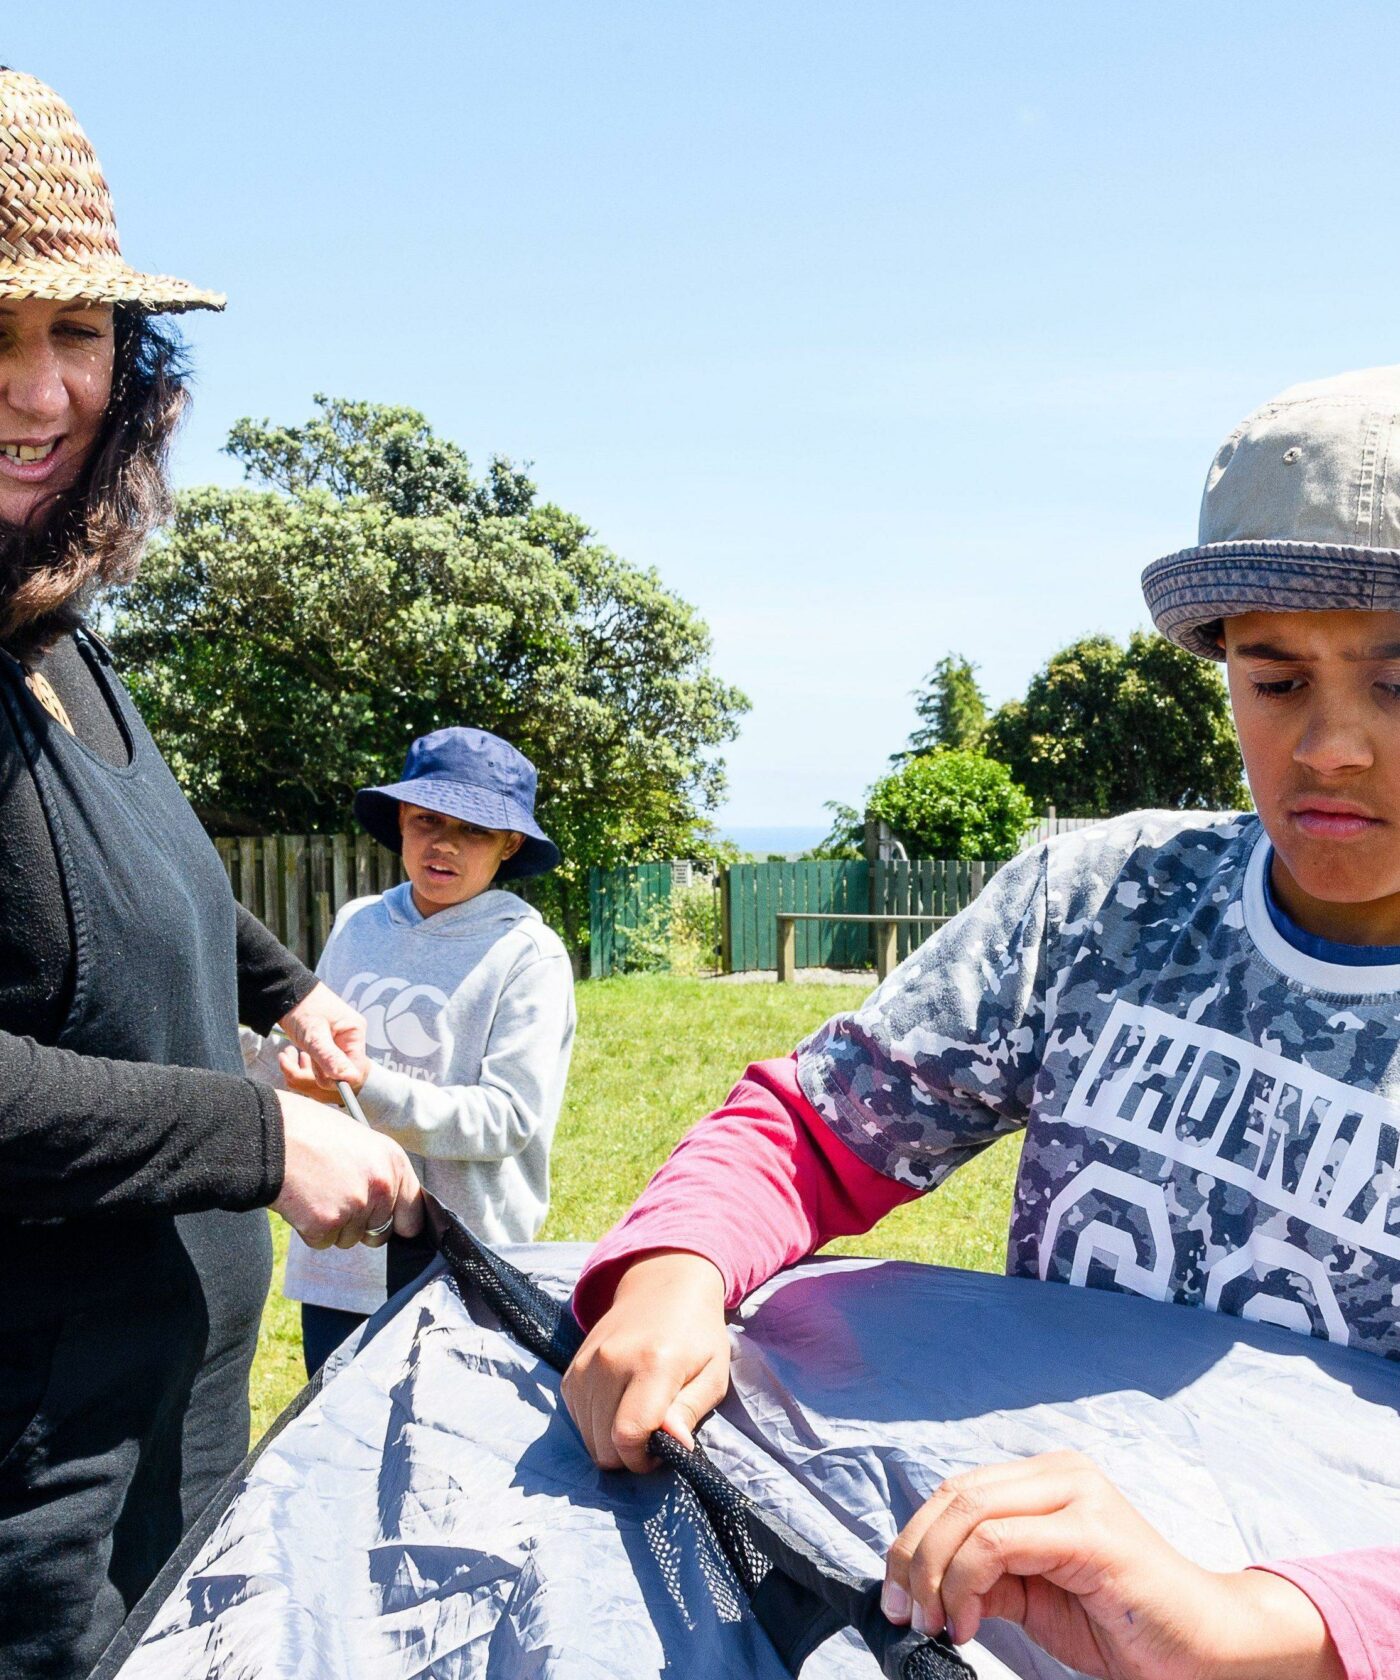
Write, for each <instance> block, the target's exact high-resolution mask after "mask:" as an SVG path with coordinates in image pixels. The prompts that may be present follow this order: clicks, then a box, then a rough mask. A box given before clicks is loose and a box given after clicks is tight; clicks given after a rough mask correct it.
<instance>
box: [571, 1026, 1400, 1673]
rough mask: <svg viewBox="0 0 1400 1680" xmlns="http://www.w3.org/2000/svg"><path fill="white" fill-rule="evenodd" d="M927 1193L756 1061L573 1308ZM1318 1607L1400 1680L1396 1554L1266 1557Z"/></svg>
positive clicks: (587, 1277)
mask: <svg viewBox="0 0 1400 1680" xmlns="http://www.w3.org/2000/svg"><path fill="white" fill-rule="evenodd" d="M917 1194H919V1192H918V1191H917V1190H914V1189H912V1188H911V1187H910V1186H908V1185H905V1184H898V1183H896V1182H895V1181H894V1180H893V1179H890V1178H886V1177H884V1176H883V1175H882V1174H880V1173H878V1172H876V1171H875V1169H874V1168H873V1167H870V1166H867V1165H866V1163H865V1162H864V1161H862V1160H860V1159H859V1157H858V1156H856V1155H855V1154H853V1153H852V1151H851V1150H850V1149H848V1148H847V1147H846V1145H845V1144H844V1143H842V1142H841V1140H840V1139H839V1138H838V1137H836V1135H835V1134H834V1133H833V1132H832V1130H831V1128H830V1127H829V1126H827V1125H826V1123H825V1122H824V1121H823V1119H822V1117H821V1116H820V1115H819V1114H818V1113H817V1111H816V1110H815V1109H814V1108H813V1107H812V1105H811V1104H810V1103H809V1102H808V1101H807V1098H806V1097H805V1096H804V1095H803V1093H802V1090H801V1087H800V1086H799V1085H798V1082H797V1062H796V1058H794V1057H788V1058H786V1059H783V1060H777V1061H771V1062H758V1063H755V1064H754V1065H753V1066H751V1067H750V1068H749V1069H748V1071H747V1072H746V1073H745V1075H744V1077H743V1079H741V1080H740V1081H739V1083H738V1084H737V1085H736V1086H735V1087H734V1089H733V1091H731V1092H730V1094H729V1097H728V1098H727V1100H726V1101H725V1102H724V1104H723V1105H722V1106H721V1107H720V1108H718V1109H716V1110H715V1112H714V1113H713V1114H711V1115H710V1116H709V1117H708V1118H707V1119H705V1120H702V1121H701V1122H700V1124H699V1125H698V1126H695V1127H693V1128H692V1130H691V1131H690V1132H688V1133H687V1134H686V1136H685V1137H684V1138H682V1140H681V1141H680V1143H679V1144H678V1145H677V1146H676V1148H675V1150H674V1151H673V1152H672V1154H671V1156H670V1158H669V1159H668V1160H667V1161H666V1163H665V1164H664V1165H663V1166H662V1167H661V1169H660V1170H659V1171H658V1172H657V1174H656V1175H655V1177H654V1178H653V1179H652V1181H651V1183H650V1184H648V1186H647V1187H646V1189H645V1190H644V1191H643V1192H642V1195H641V1196H640V1197H639V1198H638V1200H637V1201H636V1203H635V1204H634V1205H633V1207H632V1208H631V1210H630V1211H629V1212H628V1213H627V1214H626V1215H625V1216H624V1217H623V1219H622V1220H621V1221H620V1222H619V1223H618V1224H617V1225H616V1226H614V1227H613V1229H612V1230H611V1231H610V1232H609V1233H608V1234H607V1236H605V1237H604V1238H603V1240H602V1242H600V1243H599V1244H598V1246H597V1248H596V1249H595V1250H594V1251H593V1253H592V1255H591V1256H590V1257H589V1261H588V1264H587V1266H586V1267H585V1268H584V1271H583V1275H582V1276H581V1277H580V1279H579V1282H578V1287H577V1289H576V1291H575V1293H574V1311H575V1313H576V1314H577V1316H578V1318H579V1321H580V1322H581V1323H582V1324H583V1325H584V1326H585V1328H589V1327H591V1326H592V1325H594V1324H595V1323H597V1321H598V1319H599V1318H600V1317H601V1316H602V1315H603V1313H604V1312H606V1311H607V1309H608V1307H609V1305H610V1304H611V1302H612V1297H613V1292H614V1291H615V1289H616V1287H617V1282H618V1279H619V1278H620V1277H621V1275H622V1273H623V1272H624V1271H626V1269H627V1267H628V1266H629V1265H631V1264H632V1262H633V1261H635V1260H637V1259H639V1258H640V1257H641V1256H642V1255H643V1254H647V1253H652V1252H655V1251H656V1250H658V1249H682V1250H685V1251H686V1252H688V1253H692V1254H699V1255H703V1256H704V1258H705V1259H707V1260H709V1261H711V1262H712V1263H713V1264H714V1265H715V1266H716V1267H717V1268H718V1269H719V1272H720V1275H721V1276H722V1277H723V1278H724V1287H725V1305H726V1306H727V1307H734V1306H737V1305H738V1303H739V1302H740V1301H741V1300H743V1298H744V1297H745V1296H746V1295H747V1294H749V1293H750V1291H751V1290H754V1289H756V1288H757V1287H758V1285H759V1284H761V1283H763V1282H764V1281H766V1280H767V1279H768V1278H770V1277H772V1276H773V1275H774V1273H776V1272H778V1271H781V1270H782V1268H783V1267H784V1266H787V1265H790V1264H791V1263H792V1262H793V1261H794V1260H800V1259H802V1258H803V1257H804V1256H805V1255H808V1254H811V1253H812V1252H813V1251H814V1250H816V1249H818V1248H820V1247H822V1245H823V1244H825V1243H828V1242H830V1241H832V1240H833V1239H834V1238H836V1237H842V1236H853V1235H857V1234H859V1233H860V1232H862V1231H868V1230H869V1229H870V1228H871V1226H873V1225H875V1224H876V1223H878V1221H879V1220H880V1219H881V1218H883V1217H884V1215H885V1214H887V1213H889V1212H890V1211H891V1209H893V1208H896V1207H899V1206H900V1205H901V1204H902V1203H904V1202H907V1201H912V1200H913V1198H914V1197H915V1196H916V1195H917ZM1263 1567H1266V1568H1267V1569H1268V1570H1269V1571H1270V1572H1271V1573H1273V1574H1276V1575H1280V1576H1282V1577H1283V1578H1284V1579H1285V1580H1288V1581H1291V1582H1292V1583H1293V1584H1294V1586H1296V1587H1297V1588H1298V1589H1299V1590H1300V1591H1301V1592H1304V1593H1306V1594H1307V1596H1308V1597H1309V1598H1310V1599H1311V1600H1312V1602H1313V1603H1314V1604H1315V1605H1316V1606H1317V1608H1318V1610H1319V1612H1320V1613H1321V1615H1322V1617H1323V1619H1324V1621H1325V1622H1326V1624H1327V1628H1328V1632H1329V1633H1330V1634H1331V1636H1332V1641H1333V1644H1334V1645H1335V1646H1336V1647H1337V1651H1338V1654H1339V1655H1340V1657H1341V1660H1342V1665H1343V1667H1344V1669H1345V1672H1346V1676H1347V1680H1396V1676H1400V1547H1393V1548H1392V1547H1384V1548H1380V1549H1376V1550H1371V1551H1358V1552H1338V1553H1335V1554H1333V1555H1332V1556H1329V1557H1321V1558H1307V1559H1303V1560H1299V1561H1292V1562H1286V1563H1270V1564H1267V1565H1265V1566H1263Z"/></svg>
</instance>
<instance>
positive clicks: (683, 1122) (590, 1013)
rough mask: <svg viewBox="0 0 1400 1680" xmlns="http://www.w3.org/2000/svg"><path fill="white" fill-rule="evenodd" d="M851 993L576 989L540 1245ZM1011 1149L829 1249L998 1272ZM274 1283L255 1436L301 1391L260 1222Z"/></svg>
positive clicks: (628, 1195)
mask: <svg viewBox="0 0 1400 1680" xmlns="http://www.w3.org/2000/svg"><path fill="white" fill-rule="evenodd" d="M864 996H865V988H864V987H859V986H851V987H846V986H840V987H837V986H831V987H828V986H778V985H761V984H760V985H737V986H736V985H725V984H723V983H719V982H715V981H711V980H674V979H671V978H670V977H669V976H666V975H628V976H623V977H619V978H618V979H615V980H587V981H584V982H583V983H582V984H581V985H580V986H579V988H578V1013H579V1028H578V1042H577V1045H576V1047H575V1050H574V1061H573V1069H572V1072H571V1073H570V1076H569V1090H568V1095H567V1096H566V1098H565V1102H564V1112H563V1114H562V1116H561V1118H560V1123H559V1132H558V1135H557V1137H556V1139H555V1145H554V1159H553V1202H552V1205H551V1208H550V1214H549V1220H548V1223H547V1224H546V1225H545V1228H544V1232H543V1236H544V1237H545V1238H546V1239H548V1240H550V1241H555V1242H577V1241H592V1240H593V1239H594V1238H596V1237H599V1236H601V1235H602V1234H603V1232H604V1231H605V1230H607V1228H608V1226H609V1225H611V1224H612V1223H613V1221H614V1220H615V1219H617V1218H618V1217H619V1216H620V1215H621V1214H622V1213H623V1212H625V1210H626V1208H627V1207H628V1205H629V1203H630V1202H631V1201H632V1200H633V1199H634V1198H635V1196H636V1195H637V1193H638V1191H639V1190H640V1189H641V1188H642V1186H643V1185H644V1184H645V1183H646V1181H647V1178H648V1177H649V1175H650V1174H651V1172H652V1170H653V1169H654V1168H655V1167H656V1166H657V1165H658V1164H659V1162H660V1161H661V1160H662V1159H663V1158H664V1156H665V1155H666V1153H667V1151H668V1150H669V1149H670V1147H671V1145H672V1144H673V1143H674V1142H675V1141H676V1139H677V1138H678V1137H679V1136H680V1135H681V1133H682V1132H683V1131H684V1130H685V1129H686V1127H687V1126H689V1125H690V1124H691V1123H692V1122H693V1121H694V1120H696V1119H698V1118H699V1117H700V1116H701V1115H702V1114H704V1113H705V1112H706V1111H707V1110H708V1109H710V1108H713V1107H714V1106H715V1104H716V1103H718V1102H719V1101H720V1099H721V1098H722V1097H723V1096H724V1095H725V1093H726V1092H727V1091H728V1090H729V1088H730V1086H731V1085H732V1084H733V1083H734V1080H735V1079H736V1078H737V1077H738V1075H739V1074H740V1073H741V1072H742V1071H743V1069H744V1067H745V1065H746V1064H747V1063H748V1062H750V1061H756V1060H759V1059H761V1058H763V1057H766V1056H779V1055H784V1054H786V1053H787V1052H788V1051H789V1050H791V1049H792V1047H793V1045H794V1044H795V1043H796V1042H797V1041H798V1039H800V1038H802V1037H803V1036H804V1035H805V1034H807V1033H809V1032H811V1031H812V1029H813V1028H814V1027H817V1026H819V1025H820V1024H821V1022H822V1021H824V1020H825V1019H826V1018H827V1016H828V1015H831V1014H833V1013H835V1012H836V1011H838V1010H841V1009H849V1008H851V1007H852V1006H853V1005H855V1004H856V1003H859V1002H860V1000H861V998H862V997H864ZM1018 1147H1019V1140H1018V1139H1014V1138H1012V1139H1007V1140H1006V1141H1005V1142H1003V1143H1001V1144H998V1145H997V1146H996V1147H995V1148H993V1149H989V1150H987V1151H986V1153H985V1154H983V1155H981V1156H979V1157H978V1158H977V1159H976V1160H975V1161H974V1162H972V1164H971V1165H970V1166H967V1167H965V1168H964V1169H963V1170H962V1171H961V1172H959V1173H958V1174H957V1175H956V1176H955V1177H954V1178H953V1179H952V1180H951V1181H950V1182H949V1183H948V1184H946V1185H945V1186H944V1187H943V1188H942V1189H941V1190H940V1191H939V1192H938V1193H937V1195H936V1196H932V1197H927V1198H925V1199H924V1200H922V1201H919V1202H913V1203H910V1204H909V1205H908V1206H907V1207H903V1208H900V1209H899V1210H898V1211H897V1212H895V1213H894V1214H893V1215H891V1217H890V1218H888V1219H887V1220H885V1221H884V1222H883V1224H881V1225H880V1227H879V1228H878V1229H877V1230H875V1231H872V1232H871V1233H870V1234H869V1235H868V1236H864V1237H854V1238H847V1239H845V1240H844V1241H842V1242H840V1243H837V1244H835V1245H834V1248H833V1252H839V1253H848V1254H880V1255H886V1256H890V1257H894V1258H898V1259H902V1260H926V1261H937V1262H939V1263H940V1264H943V1265H948V1266H963V1267H966V1268H968V1269H971V1270H976V1271H1000V1269H1001V1265H1002V1258H1003V1253H1004V1250H1005V1245H1006V1225H1007V1218H1008V1214H1009V1210H1010V1204H1011V1183H1012V1179H1013V1177H1014V1175H1015V1169H1016V1156H1017V1151H1018ZM273 1233H274V1240H275V1242H276V1246H277V1277H276V1279H275V1281H274V1284H273V1292H272V1295H271V1297H270V1298H269V1300H268V1304H267V1309H266V1311H265V1313H264V1315H263V1327H262V1336H261V1339H260V1342H259V1345H258V1357H257V1362H256V1364H255V1365H254V1368H253V1431H254V1436H255V1438H256V1436H257V1435H260V1434H261V1433H262V1431H263V1430H264V1429H265V1428H266V1427H267V1425H268V1424H269V1423H271V1421H272V1420H273V1418H274V1417H275V1416H276V1415H277V1413H278V1412H279V1411H280V1410H281V1409H282V1407H283V1406H284V1405H285V1404H286V1403H287V1401H288V1400H290V1399H291V1398H292V1396H293V1395H294V1394H295V1393H296V1391H297V1389H298V1388H299V1387H300V1386H301V1382H302V1365H301V1331H300V1325H299V1320H298V1316H297V1310H296V1308H295V1307H294V1306H293V1304H292V1303H291V1302H289V1301H287V1300H285V1299H284V1298H283V1296H282V1293H281V1269H282V1263H283V1258H284V1256H285V1252H286V1227H285V1226H284V1225H283V1224H282V1222H281V1221H280V1220H277V1219H274V1220H273Z"/></svg>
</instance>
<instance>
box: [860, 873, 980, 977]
mask: <svg viewBox="0 0 1400 1680" xmlns="http://www.w3.org/2000/svg"><path fill="white" fill-rule="evenodd" d="M998 867H999V866H998V865H997V864H995V863H983V862H981V861H980V860H973V859H969V858H914V859H912V860H911V861H910V862H908V863H898V862H890V863H877V864H876V865H875V893H874V896H873V898H872V901H871V905H870V908H871V909H872V910H873V911H875V912H876V913H877V914H878V913H879V912H880V911H885V912H888V913H892V914H894V915H897V916H907V915H924V916H956V915H957V913H958V911H959V910H963V909H966V907H967V906H968V905H969V904H971V903H972V901H973V899H974V898H976V897H977V895H978V893H980V892H981V890H982V888H983V887H984V886H985V884H986V883H987V881H988V880H989V879H990V877H991V876H992V875H993V874H994V873H995V872H996V870H997V868H998ZM932 932H933V929H932V928H931V927H923V928H921V927H918V926H913V927H901V928H900V929H899V930H898V939H899V947H898V954H899V960H900V962H903V961H904V959H905V958H906V957H907V956H908V955H909V953H910V952H911V951H917V950H918V948H919V946H920V945H922V944H923V942H924V940H926V939H927V938H928V937H929V935H930V934H931V933H932Z"/></svg>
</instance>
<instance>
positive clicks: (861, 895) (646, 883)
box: [588, 858, 997, 979]
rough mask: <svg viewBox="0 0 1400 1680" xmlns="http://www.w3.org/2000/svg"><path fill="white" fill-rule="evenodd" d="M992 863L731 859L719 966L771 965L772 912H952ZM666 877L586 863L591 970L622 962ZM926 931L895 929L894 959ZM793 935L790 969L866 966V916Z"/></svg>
mask: <svg viewBox="0 0 1400 1680" xmlns="http://www.w3.org/2000/svg"><path fill="white" fill-rule="evenodd" d="M996 867H997V866H996V865H995V864H992V863H982V862H975V861H973V862H969V861H968V860H966V859H959V858H924V859H916V860H915V861H914V862H912V863H874V864H871V863H867V862H865V861H864V859H861V860H858V861H854V862H833V861H829V860H815V859H814V860H808V861H806V862H802V863H736V864H733V865H731V866H730V867H729V868H728V869H726V870H725V871H724V872H723V874H722V876H721V878H720V905H721V909H720V918H721V929H720V939H721V950H722V956H721V967H722V969H723V971H724V972H725V973H726V974H746V973H751V972H753V971H754V970H759V969H776V968H777V966H778V923H777V917H778V912H779V911H785V910H791V911H798V912H807V913H808V914H813V913H817V914H827V913H833V912H840V911H847V912H849V913H851V914H854V915H860V916H865V915H869V914H870V913H871V912H872V911H873V912H875V913H876V914H879V913H880V912H886V913H888V914H891V915H932V916H953V915H956V914H957V912H958V911H959V910H961V909H962V908H963V907H964V906H965V905H967V904H970V903H971V902H972V900H973V899H974V898H975V897H976V896H977V894H978V893H979V892H981V890H982V887H983V884H984V882H985V881H987V880H988V879H989V878H990V876H991V874H992V873H993V871H994V870H995V869H996ZM671 881H672V875H671V865H670V864H669V863H641V864H634V865H632V866H631V867H629V868H625V869H595V870H593V871H591V873H590V875H589V879H588V911H589V914H588V935H589V938H588V967H589V973H590V974H591V975H592V976H593V977H594V979H603V978H606V976H608V975H609V974H615V973H616V972H617V971H618V970H619V969H620V968H623V967H625V966H626V956H627V939H628V935H629V933H630V932H631V931H632V929H634V928H636V927H638V926H639V925H640V924H641V923H642V922H643V920H644V919H645V918H646V917H647V915H648V913H649V912H650V911H651V909H652V907H653V906H654V905H656V904H662V903H665V902H666V900H667V898H668V897H669V896H670V892H671ZM929 932H930V929H929V928H927V927H925V928H919V927H902V928H900V929H899V958H900V961H901V962H902V961H903V960H904V958H905V957H907V956H908V955H909V953H910V951H912V950H915V949H916V948H917V947H918V946H919V945H921V944H922V943H923V941H924V940H925V939H926V938H927V937H928V934H929ZM796 937H797V966H798V967H799V968H871V967H873V966H874V960H875V959H874V931H873V929H872V928H871V927H870V926H869V924H866V925H861V924H859V923H855V924H852V923H841V922H799V923H798V924H797V928H796Z"/></svg>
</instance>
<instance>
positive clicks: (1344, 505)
mask: <svg viewBox="0 0 1400 1680" xmlns="http://www.w3.org/2000/svg"><path fill="white" fill-rule="evenodd" d="M1142 590H1143V594H1144V595H1145V596H1146V597H1147V605H1148V607H1149V608H1150V609H1151V612H1152V617H1153V620H1154V622H1155V623H1156V625H1157V628H1158V629H1159V630H1160V631H1161V632H1162V634H1163V635H1164V636H1170V638H1171V639H1172V641H1174V642H1176V643H1178V644H1179V645H1180V646H1181V647H1184V648H1189V649H1190V651H1191V652H1192V653H1199V654H1203V655H1204V656H1205V657H1206V658H1208V659H1223V658H1224V657H1225V655H1224V652H1223V650H1222V648H1221V646H1220V643H1219V640H1218V637H1219V634H1220V622H1221V620H1222V619H1226V618H1232V617H1235V616H1237V615H1239V614H1241V613H1249V612H1346V611H1353V612H1354V611H1361V612H1400V367H1376V368H1363V369H1361V370H1360V371H1359V372H1356V373H1341V374H1337V375H1335V376H1334V377H1333V378H1331V379H1316V380H1313V381H1311V382H1309V383H1308V384H1306V385H1293V386H1291V387H1290V388H1289V389H1288V390H1286V391H1285V392H1284V393H1283V394H1282V395H1281V396H1278V397H1275V398H1274V400H1273V401H1272V402H1267V403H1265V404H1264V406H1263V407H1262V408H1259V409H1256V410H1255V411H1254V413H1253V414H1251V415H1250V416H1249V418H1248V419H1247V420H1246V421H1244V423H1243V424H1242V425H1240V426H1238V427H1237V428H1236V429H1235V431H1233V432H1232V433H1231V434H1230V436H1229V437H1228V438H1226V439H1225V442H1224V443H1223V444H1221V446H1220V450H1219V453H1218V454H1217V455H1216V457H1215V460H1214V461H1213V462H1212V463H1211V468H1210V472H1209V474H1208V476H1207V478H1206V488H1205V494H1204V496H1203V497H1202V498H1201V523H1200V534H1199V538H1198V541H1197V543H1196V545H1195V546H1194V547H1193V548H1183V549H1181V550H1180V551H1179V552H1177V553H1176V554H1168V555H1167V556H1166V557H1165V558H1163V559H1161V560H1154V561H1153V563H1152V564H1151V565H1150V566H1149V567H1148V568H1147V570H1146V571H1145V572H1144V573H1143V574H1142Z"/></svg>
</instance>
